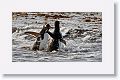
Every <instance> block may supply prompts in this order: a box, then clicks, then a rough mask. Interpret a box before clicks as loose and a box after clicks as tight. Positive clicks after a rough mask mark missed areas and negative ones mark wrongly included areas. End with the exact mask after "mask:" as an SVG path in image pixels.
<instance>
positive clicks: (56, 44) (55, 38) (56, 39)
mask: <svg viewBox="0 0 120 80" xmlns="http://www.w3.org/2000/svg"><path fill="white" fill-rule="evenodd" d="M59 24H60V22H59V21H55V30H54V32H53V33H51V32H50V31H49V30H47V33H48V34H49V35H50V36H51V37H52V42H51V43H50V45H49V48H48V50H49V51H50V52H52V51H53V50H55V51H58V50H59V48H60V42H63V43H64V44H65V45H66V41H65V40H63V37H62V34H61V32H60V26H59Z"/></svg>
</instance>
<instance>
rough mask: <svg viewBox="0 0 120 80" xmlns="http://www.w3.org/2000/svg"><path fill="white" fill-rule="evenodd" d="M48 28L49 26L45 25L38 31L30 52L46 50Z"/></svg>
mask: <svg viewBox="0 0 120 80" xmlns="http://www.w3.org/2000/svg"><path fill="white" fill-rule="evenodd" d="M49 28H50V25H49V24H47V25H46V27H43V29H42V30H41V31H40V33H39V35H38V36H37V39H36V42H35V43H34V45H33V48H32V50H35V51H36V50H48V45H49V38H50V37H49V34H48V33H46V30H48V29H49Z"/></svg>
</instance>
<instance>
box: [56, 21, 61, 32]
mask: <svg viewBox="0 0 120 80" xmlns="http://www.w3.org/2000/svg"><path fill="white" fill-rule="evenodd" d="M59 24H60V22H59V21H55V30H59V29H60V28H59Z"/></svg>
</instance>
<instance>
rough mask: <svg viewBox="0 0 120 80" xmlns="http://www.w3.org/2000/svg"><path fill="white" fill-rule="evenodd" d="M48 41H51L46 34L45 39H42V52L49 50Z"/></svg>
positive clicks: (40, 47)
mask: <svg viewBox="0 0 120 80" xmlns="http://www.w3.org/2000/svg"><path fill="white" fill-rule="evenodd" d="M48 39H49V35H48V33H45V34H44V38H43V39H41V38H40V46H39V49H40V50H47V49H48Z"/></svg>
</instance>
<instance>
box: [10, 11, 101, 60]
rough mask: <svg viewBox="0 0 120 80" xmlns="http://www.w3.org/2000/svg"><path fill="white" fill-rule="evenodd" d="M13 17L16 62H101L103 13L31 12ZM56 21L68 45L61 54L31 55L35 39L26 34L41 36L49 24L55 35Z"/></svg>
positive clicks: (13, 50)
mask: <svg viewBox="0 0 120 80" xmlns="http://www.w3.org/2000/svg"><path fill="white" fill-rule="evenodd" d="M45 16H47V19H46V17H45ZM12 17H13V18H12V27H13V28H17V29H16V31H15V32H14V33H12V61H13V62H102V13H101V12H61V13H60V12H49V13H47V12H41V13H38V12H34V13H30V12H28V13H27V14H22V13H13V15H12ZM56 20H58V21H60V30H61V33H62V35H63V37H64V40H65V41H66V45H64V44H62V46H61V49H60V50H59V51H52V52H46V51H44V50H43V51H32V50H31V48H32V46H33V44H34V43H35V40H36V38H35V37H34V36H31V35H26V34H24V32H27V31H33V32H40V30H41V29H42V27H43V25H44V24H45V23H46V22H47V23H49V24H50V25H51V26H52V28H51V29H50V31H51V32H53V30H54V22H55V21H56ZM68 32H69V34H68Z"/></svg>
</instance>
